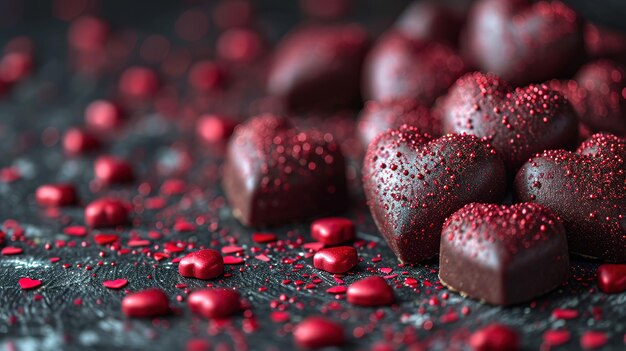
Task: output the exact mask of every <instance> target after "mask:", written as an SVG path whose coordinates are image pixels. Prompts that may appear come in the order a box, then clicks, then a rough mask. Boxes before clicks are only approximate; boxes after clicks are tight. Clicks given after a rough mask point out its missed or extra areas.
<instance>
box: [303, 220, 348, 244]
mask: <svg viewBox="0 0 626 351" xmlns="http://www.w3.org/2000/svg"><path fill="white" fill-rule="evenodd" d="M311 236H312V237H313V239H315V240H317V241H319V242H321V243H324V244H326V245H339V244H342V243H345V242H348V241H353V240H354V239H355V238H356V232H355V229H354V223H352V221H351V220H350V219H348V218H340V217H330V218H321V219H318V220H316V221H314V222H313V223H312V224H311Z"/></svg>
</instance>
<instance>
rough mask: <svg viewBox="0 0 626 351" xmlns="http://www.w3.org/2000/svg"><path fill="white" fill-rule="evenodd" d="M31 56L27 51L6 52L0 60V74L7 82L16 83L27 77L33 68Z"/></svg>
mask: <svg viewBox="0 0 626 351" xmlns="http://www.w3.org/2000/svg"><path fill="white" fill-rule="evenodd" d="M33 61H34V60H33V56H32V54H30V53H27V52H11V53H7V54H5V55H4V57H2V60H0V76H2V80H3V81H5V82H7V83H9V84H13V83H17V82H19V81H21V80H23V79H24V78H26V77H28V76H29V75H30V74H31V72H32V70H33V65H34V64H33Z"/></svg>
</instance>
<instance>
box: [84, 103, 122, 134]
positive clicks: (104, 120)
mask: <svg viewBox="0 0 626 351" xmlns="http://www.w3.org/2000/svg"><path fill="white" fill-rule="evenodd" d="M123 115H124V113H123V111H122V108H121V107H119V106H118V105H116V104H114V103H112V102H110V101H106V100H96V101H94V102H92V103H90V104H89V105H88V106H87V108H86V109H85V124H87V126H88V127H89V128H92V129H95V130H100V131H110V130H113V129H116V128H118V127H120V126H121V125H122V123H123V121H124V118H123Z"/></svg>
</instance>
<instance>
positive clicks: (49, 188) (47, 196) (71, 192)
mask: <svg viewBox="0 0 626 351" xmlns="http://www.w3.org/2000/svg"><path fill="white" fill-rule="evenodd" d="M35 198H36V200H37V203H38V204H39V205H40V206H53V207H60V206H71V205H75V204H76V203H77V202H78V196H77V195H76V188H75V187H74V185H72V184H44V185H41V186H40V187H38V188H37V191H36V193H35Z"/></svg>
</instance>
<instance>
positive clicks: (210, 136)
mask: <svg viewBox="0 0 626 351" xmlns="http://www.w3.org/2000/svg"><path fill="white" fill-rule="evenodd" d="M233 130H235V123H233V121H232V120H231V119H229V118H226V117H224V116H220V115H214V114H208V115H203V116H200V118H198V122H197V123H196V131H197V133H198V137H200V139H201V140H202V141H203V142H205V143H207V144H213V143H218V142H221V141H225V140H228V138H229V137H230V135H231V134H232V133H233Z"/></svg>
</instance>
